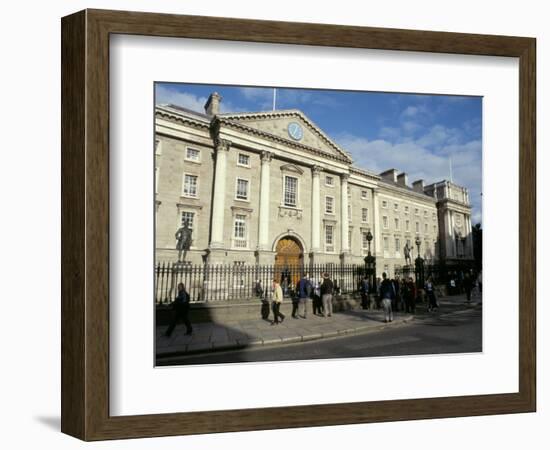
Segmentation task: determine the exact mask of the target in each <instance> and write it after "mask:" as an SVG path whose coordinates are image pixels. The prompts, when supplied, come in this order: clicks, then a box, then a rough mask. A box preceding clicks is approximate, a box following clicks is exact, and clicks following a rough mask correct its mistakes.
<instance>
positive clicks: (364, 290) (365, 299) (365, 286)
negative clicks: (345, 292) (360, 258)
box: [359, 275, 370, 309]
mask: <svg viewBox="0 0 550 450" xmlns="http://www.w3.org/2000/svg"><path fill="white" fill-rule="evenodd" d="M369 289H370V286H369V279H368V277H367V276H366V275H365V276H364V277H363V279H362V280H361V283H360V286H359V290H360V292H361V307H362V308H363V309H370V298H369Z"/></svg>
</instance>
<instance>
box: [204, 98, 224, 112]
mask: <svg viewBox="0 0 550 450" xmlns="http://www.w3.org/2000/svg"><path fill="white" fill-rule="evenodd" d="M221 101H222V96H221V95H220V94H218V93H217V92H212V94H210V97H208V100H206V103H205V105H204V110H205V111H206V114H207V115H209V116H215V115H217V114H219V113H220V103H221Z"/></svg>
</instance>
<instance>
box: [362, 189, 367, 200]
mask: <svg viewBox="0 0 550 450" xmlns="http://www.w3.org/2000/svg"><path fill="white" fill-rule="evenodd" d="M367 197H368V193H367V191H361V198H362V199H363V200H366V199H367Z"/></svg>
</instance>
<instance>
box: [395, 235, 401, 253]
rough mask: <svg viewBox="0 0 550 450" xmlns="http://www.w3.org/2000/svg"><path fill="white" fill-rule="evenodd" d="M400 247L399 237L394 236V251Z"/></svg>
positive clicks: (397, 250)
mask: <svg viewBox="0 0 550 450" xmlns="http://www.w3.org/2000/svg"><path fill="white" fill-rule="evenodd" d="M400 248H401V241H400V240H399V238H395V251H396V252H399V251H400Z"/></svg>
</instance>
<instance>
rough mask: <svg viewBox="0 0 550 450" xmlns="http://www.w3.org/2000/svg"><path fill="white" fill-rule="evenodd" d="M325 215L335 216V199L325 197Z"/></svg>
mask: <svg viewBox="0 0 550 450" xmlns="http://www.w3.org/2000/svg"><path fill="white" fill-rule="evenodd" d="M325 213H326V214H334V197H329V196H326V197H325Z"/></svg>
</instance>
